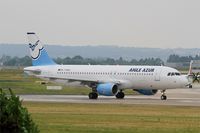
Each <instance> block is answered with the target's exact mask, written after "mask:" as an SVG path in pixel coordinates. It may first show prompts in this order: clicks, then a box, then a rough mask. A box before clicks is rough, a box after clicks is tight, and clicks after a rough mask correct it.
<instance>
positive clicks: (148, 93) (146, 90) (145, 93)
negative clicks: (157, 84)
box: [134, 89, 158, 95]
mask: <svg viewBox="0 0 200 133" xmlns="http://www.w3.org/2000/svg"><path fill="white" fill-rule="evenodd" d="M134 91H137V92H139V93H140V94H143V95H155V94H156V93H157V92H158V90H150V89H138V90H135V89H134Z"/></svg>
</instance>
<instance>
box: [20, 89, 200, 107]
mask: <svg viewBox="0 0 200 133" xmlns="http://www.w3.org/2000/svg"><path fill="white" fill-rule="evenodd" d="M166 95H167V97H168V99H167V100H164V101H163V100H160V96H161V93H160V92H158V93H157V94H156V95H153V96H144V95H126V96H125V98H124V99H116V98H115V97H114V96H112V97H107V96H99V98H98V99H97V100H91V99H89V98H88V96H87V95H20V98H21V99H22V100H23V101H32V102H62V103H88V104H142V105H176V106H200V87H196V88H192V89H189V88H188V89H174V90H167V91H166Z"/></svg>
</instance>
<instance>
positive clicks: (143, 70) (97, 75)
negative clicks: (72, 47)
mask: <svg viewBox="0 0 200 133" xmlns="http://www.w3.org/2000/svg"><path fill="white" fill-rule="evenodd" d="M24 70H25V72H27V73H29V74H34V75H36V76H38V77H40V78H44V79H48V80H52V81H57V82H59V81H64V82H65V81H66V82H68V81H80V82H96V83H115V84H118V85H119V89H156V90H166V89H175V88H184V87H186V85H188V84H189V83H188V80H187V78H186V76H185V75H181V74H180V72H179V71H177V70H176V69H173V68H170V67H165V66H125V65H124V66H121V65H49V66H48V65H47V66H32V67H26V68H24ZM34 71H35V73H34Z"/></svg>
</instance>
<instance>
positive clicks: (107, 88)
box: [97, 83, 118, 96]
mask: <svg viewBox="0 0 200 133" xmlns="http://www.w3.org/2000/svg"><path fill="white" fill-rule="evenodd" d="M97 92H98V94H100V95H104V96H114V95H116V94H117V92H118V86H117V85H116V84H113V83H105V84H98V85H97Z"/></svg>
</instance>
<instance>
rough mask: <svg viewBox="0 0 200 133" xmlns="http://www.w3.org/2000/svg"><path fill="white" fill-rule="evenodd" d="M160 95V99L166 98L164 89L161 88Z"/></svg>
mask: <svg viewBox="0 0 200 133" xmlns="http://www.w3.org/2000/svg"><path fill="white" fill-rule="evenodd" d="M161 94H162V95H161V97H160V99H161V100H167V96H166V95H165V90H161Z"/></svg>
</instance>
